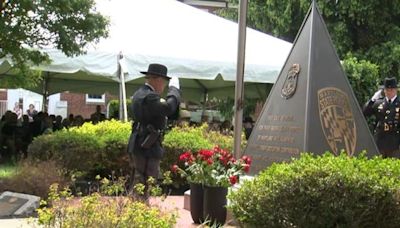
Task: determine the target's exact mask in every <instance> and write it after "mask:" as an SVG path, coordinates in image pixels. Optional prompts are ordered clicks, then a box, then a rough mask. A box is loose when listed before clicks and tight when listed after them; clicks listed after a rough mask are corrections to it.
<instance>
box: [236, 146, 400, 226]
mask: <svg viewBox="0 0 400 228" xmlns="http://www.w3.org/2000/svg"><path fill="white" fill-rule="evenodd" d="M399 189H400V160H398V159H382V158H381V157H376V158H373V159H370V160H368V159H367V158H366V157H364V156H363V155H360V156H359V157H352V158H350V157H348V156H347V155H346V154H341V155H340V156H337V157H335V156H334V155H332V154H331V153H326V154H324V155H323V156H313V155H310V154H302V156H301V157H300V159H298V160H293V161H292V162H291V163H287V164H286V163H283V164H274V165H272V166H270V167H269V168H268V169H266V170H264V171H263V172H262V173H261V174H260V175H259V176H257V177H256V178H255V179H253V180H252V181H248V182H245V183H244V184H243V185H242V186H241V188H240V189H239V190H237V191H234V192H232V193H231V194H230V195H229V198H230V200H231V205H230V208H231V209H232V211H233V213H234V215H235V216H236V218H237V219H238V220H239V221H240V222H242V223H243V224H246V225H248V226H250V227H399V225H400V216H399V215H400V207H399V205H400V192H399Z"/></svg>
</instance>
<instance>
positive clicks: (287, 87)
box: [281, 63, 300, 99]
mask: <svg viewBox="0 0 400 228" xmlns="http://www.w3.org/2000/svg"><path fill="white" fill-rule="evenodd" d="M299 73H300V65H299V64H297V63H295V64H293V65H292V67H290V69H289V71H288V74H287V76H286V79H285V82H284V83H283V86H282V90H281V95H282V97H283V98H285V99H289V98H291V97H292V96H293V94H294V93H295V92H296V87H297V80H298V77H299Z"/></svg>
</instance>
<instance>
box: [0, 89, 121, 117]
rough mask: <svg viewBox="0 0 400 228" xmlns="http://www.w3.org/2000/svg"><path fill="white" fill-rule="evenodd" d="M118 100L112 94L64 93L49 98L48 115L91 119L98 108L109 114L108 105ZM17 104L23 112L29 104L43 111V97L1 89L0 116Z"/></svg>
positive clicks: (25, 91) (31, 93) (15, 90)
mask: <svg viewBox="0 0 400 228" xmlns="http://www.w3.org/2000/svg"><path fill="white" fill-rule="evenodd" d="M115 99H118V97H117V96H113V95H111V94H108V93H106V94H102V95H96V94H81V93H70V92H63V93H58V94H54V95H51V96H49V97H48V101H47V102H48V113H49V114H54V115H61V116H62V117H63V118H65V117H67V116H68V115H69V114H74V115H81V116H82V117H83V118H85V119H89V118H90V115H91V114H92V113H94V112H95V111H96V106H97V105H100V106H101V111H102V112H103V113H105V114H107V105H108V103H109V102H110V101H111V100H115ZM15 102H19V103H20V105H21V106H22V109H23V110H27V109H28V106H29V104H33V105H35V108H36V110H38V111H39V110H42V105H43V97H42V96H41V95H40V94H37V93H33V92H30V91H27V90H23V89H0V116H1V115H3V114H4V113H5V112H6V111H7V110H12V109H13V107H14V104H15Z"/></svg>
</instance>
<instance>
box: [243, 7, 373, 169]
mask: <svg viewBox="0 0 400 228" xmlns="http://www.w3.org/2000/svg"><path fill="white" fill-rule="evenodd" d="M342 150H344V151H346V153H347V154H348V155H350V156H352V155H355V154H357V153H359V152H361V151H362V150H366V151H367V155H368V156H370V155H377V154H378V150H377V148H376V145H375V142H374V140H373V137H372V136H371V134H370V131H369V129H368V126H367V123H366V121H365V119H364V116H363V115H362V112H361V109H360V107H359V105H358V103H357V101H356V98H355V96H354V93H353V91H352V88H351V86H350V84H349V82H348V79H347V77H346V75H345V73H344V71H343V69H342V66H341V64H340V61H339V58H338V55H337V53H336V50H335V48H334V46H333V44H332V41H331V38H330V36H329V33H328V30H327V28H326V25H325V23H324V21H323V19H322V17H321V14H320V13H319V11H318V9H317V6H316V3H315V2H313V3H312V5H311V7H310V10H309V11H308V13H307V16H306V18H305V19H304V22H303V24H302V27H301V29H300V31H299V33H298V34H297V37H296V39H295V42H294V45H293V47H292V50H291V52H290V54H289V57H288V58H287V60H286V63H285V65H284V67H283V68H282V70H281V72H280V74H279V77H278V79H277V81H276V82H275V84H274V86H273V88H272V90H271V93H270V95H269V96H268V98H267V101H266V102H265V105H264V107H263V110H262V112H261V114H260V116H259V118H258V120H257V122H256V125H255V127H254V129H253V132H252V134H251V136H250V138H249V140H248V146H247V148H246V149H245V152H244V154H246V155H250V156H252V157H253V165H252V168H251V170H250V174H251V175H254V174H257V173H258V172H259V171H261V170H263V169H265V168H266V167H268V166H269V165H271V164H272V163H274V162H281V161H290V159H291V158H292V157H299V156H300V153H301V152H311V153H314V154H323V153H325V152H326V151H330V152H332V153H334V154H339V153H340V152H341V151H342Z"/></svg>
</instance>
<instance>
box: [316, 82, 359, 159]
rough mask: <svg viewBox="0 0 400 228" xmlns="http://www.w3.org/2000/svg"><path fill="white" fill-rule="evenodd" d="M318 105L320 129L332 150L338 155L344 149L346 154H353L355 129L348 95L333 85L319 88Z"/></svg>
mask: <svg viewBox="0 0 400 228" xmlns="http://www.w3.org/2000/svg"><path fill="white" fill-rule="evenodd" d="M318 107H319V117H320V120H321V126H322V130H323V132H324V135H325V139H326V141H327V142H328V144H329V146H330V148H331V150H332V152H333V153H334V154H336V155H338V154H339V153H340V150H342V149H345V150H346V153H347V154H348V155H350V156H351V155H353V154H354V152H355V148H356V143H357V131H356V124H355V121H354V116H353V112H352V111H351V106H350V102H349V97H348V95H347V94H346V93H344V92H343V91H342V90H340V89H338V88H335V87H326V88H323V89H320V90H318Z"/></svg>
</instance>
